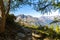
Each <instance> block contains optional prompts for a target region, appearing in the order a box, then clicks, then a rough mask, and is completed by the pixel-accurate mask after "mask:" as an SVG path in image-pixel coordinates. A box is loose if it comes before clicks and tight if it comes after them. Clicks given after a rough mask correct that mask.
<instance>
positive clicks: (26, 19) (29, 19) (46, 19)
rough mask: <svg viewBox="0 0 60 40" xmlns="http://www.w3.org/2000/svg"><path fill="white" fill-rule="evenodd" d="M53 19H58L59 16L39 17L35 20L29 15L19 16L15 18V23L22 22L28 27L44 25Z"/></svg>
mask: <svg viewBox="0 0 60 40" xmlns="http://www.w3.org/2000/svg"><path fill="white" fill-rule="evenodd" d="M54 17H59V18H60V16H41V17H39V18H37V17H32V16H30V15H24V14H21V15H18V16H17V19H16V21H17V22H19V21H20V20H21V21H22V22H24V23H27V24H30V25H46V24H49V23H50V22H52V21H53V20H54Z"/></svg>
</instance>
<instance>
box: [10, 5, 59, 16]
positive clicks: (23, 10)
mask: <svg viewBox="0 0 60 40" xmlns="http://www.w3.org/2000/svg"><path fill="white" fill-rule="evenodd" d="M11 13H13V14H14V15H16V16H17V15H20V14H25V15H31V16H34V17H40V16H56V15H60V14H59V12H58V10H57V11H55V12H53V11H52V14H51V13H50V14H48V15H47V13H45V14H44V15H42V14H41V13H40V12H37V11H36V10H34V9H33V8H32V7H30V6H29V5H25V6H23V7H22V8H19V9H17V10H16V11H15V12H11Z"/></svg>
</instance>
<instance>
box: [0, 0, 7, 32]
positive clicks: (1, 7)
mask: <svg viewBox="0 0 60 40" xmlns="http://www.w3.org/2000/svg"><path fill="white" fill-rule="evenodd" d="M0 10H1V16H2V20H1V26H0V32H4V31H5V21H6V20H5V9H4V3H3V0H0Z"/></svg>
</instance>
